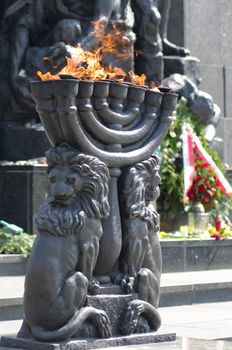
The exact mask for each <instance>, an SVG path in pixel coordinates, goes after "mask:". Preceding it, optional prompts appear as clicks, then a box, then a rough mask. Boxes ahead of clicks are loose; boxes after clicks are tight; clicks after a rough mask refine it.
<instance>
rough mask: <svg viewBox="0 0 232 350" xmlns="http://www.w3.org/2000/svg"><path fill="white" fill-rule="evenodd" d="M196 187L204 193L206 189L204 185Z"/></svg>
mask: <svg viewBox="0 0 232 350" xmlns="http://www.w3.org/2000/svg"><path fill="white" fill-rule="evenodd" d="M197 188H198V189H199V192H200V193H205V192H206V189H205V187H204V186H198V187H197Z"/></svg>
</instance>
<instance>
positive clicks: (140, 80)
mask: <svg viewBox="0 0 232 350" xmlns="http://www.w3.org/2000/svg"><path fill="white" fill-rule="evenodd" d="M129 76H130V78H131V82H132V83H133V84H135V85H145V82H146V79H147V78H146V75H145V74H142V75H137V74H135V73H134V72H133V71H132V70H130V71H129Z"/></svg>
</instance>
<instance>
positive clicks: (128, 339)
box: [0, 332, 176, 350]
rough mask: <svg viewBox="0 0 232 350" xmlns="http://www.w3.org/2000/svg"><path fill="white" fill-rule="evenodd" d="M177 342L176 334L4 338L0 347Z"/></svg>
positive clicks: (58, 348)
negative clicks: (59, 339) (48, 340)
mask: <svg viewBox="0 0 232 350" xmlns="http://www.w3.org/2000/svg"><path fill="white" fill-rule="evenodd" d="M175 340H176V334H175V333H159V332H155V333H153V332H151V333H143V334H132V335H129V336H122V337H112V338H109V339H88V340H83V339H72V340H69V341H67V342H62V343H42V342H38V341H35V340H32V339H24V338H18V337H2V338H1V342H0V345H1V346H2V347H5V348H15V349H21V350H22V349H23V350H24V349H25V350H26V349H29V350H32V349H33V350H85V349H100V348H108V347H113V346H128V345H139V344H149V343H161V342H162V343H164V342H172V341H175Z"/></svg>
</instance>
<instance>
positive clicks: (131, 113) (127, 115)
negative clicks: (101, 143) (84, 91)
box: [94, 100, 139, 126]
mask: <svg viewBox="0 0 232 350" xmlns="http://www.w3.org/2000/svg"><path fill="white" fill-rule="evenodd" d="M94 108H95V110H96V111H97V114H98V116H99V117H100V119H101V120H102V121H103V122H104V123H106V124H120V125H122V126H124V125H128V124H130V123H131V122H132V121H133V120H134V119H135V117H136V115H137V114H138V113H139V108H138V107H137V106H136V107H135V106H133V105H131V108H132V110H130V105H129V106H128V110H127V112H122V113H117V112H114V111H112V109H110V107H109V105H108V103H107V102H104V103H103V102H102V101H97V100H96V101H95V103H94Z"/></svg>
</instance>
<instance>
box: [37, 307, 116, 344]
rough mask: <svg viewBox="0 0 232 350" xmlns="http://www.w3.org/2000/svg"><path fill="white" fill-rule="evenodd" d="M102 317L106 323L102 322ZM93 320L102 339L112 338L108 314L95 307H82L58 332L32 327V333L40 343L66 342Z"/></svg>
mask: <svg viewBox="0 0 232 350" xmlns="http://www.w3.org/2000/svg"><path fill="white" fill-rule="evenodd" d="M100 315H101V316H103V317H104V319H105V321H106V322H101V317H100ZM87 319H88V320H92V321H93V323H94V324H95V325H96V327H97V330H98V333H99V335H100V336H101V337H102V338H109V337H110V336H111V329H110V322H109V319H108V316H107V315H106V313H105V312H104V311H102V310H98V309H95V308H94V307H82V308H81V309H79V310H77V311H76V312H75V314H74V315H73V317H72V318H71V319H70V320H69V322H68V323H67V324H66V325H64V326H63V327H61V328H59V329H56V330H51V331H48V330H45V329H44V328H42V327H38V326H32V327H31V333H32V335H33V336H34V338H35V339H37V340H39V341H47V342H52V341H65V340H68V339H69V338H71V337H72V336H73V335H74V334H75V333H76V332H77V331H78V330H79V328H80V327H81V325H82V324H83V323H84V322H85V321H86V320H87Z"/></svg>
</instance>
